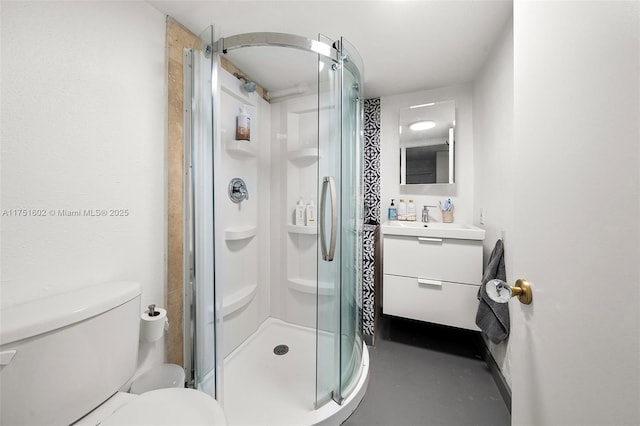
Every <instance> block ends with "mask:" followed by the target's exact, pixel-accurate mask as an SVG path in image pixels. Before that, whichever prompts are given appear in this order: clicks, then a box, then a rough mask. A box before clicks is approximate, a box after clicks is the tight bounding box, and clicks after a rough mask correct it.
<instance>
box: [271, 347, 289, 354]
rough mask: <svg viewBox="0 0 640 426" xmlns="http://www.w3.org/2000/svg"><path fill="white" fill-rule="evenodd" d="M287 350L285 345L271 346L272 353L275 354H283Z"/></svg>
mask: <svg viewBox="0 0 640 426" xmlns="http://www.w3.org/2000/svg"><path fill="white" fill-rule="evenodd" d="M287 352H289V346H287V345H278V346H276V347H275V348H273V353H274V354H276V355H284V354H286V353H287Z"/></svg>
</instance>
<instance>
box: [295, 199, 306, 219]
mask: <svg viewBox="0 0 640 426" xmlns="http://www.w3.org/2000/svg"><path fill="white" fill-rule="evenodd" d="M304 210H305V208H304V201H302V197H300V199H299V200H298V202H297V203H296V216H295V222H294V225H296V226H304V213H305V212H304Z"/></svg>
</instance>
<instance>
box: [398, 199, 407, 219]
mask: <svg viewBox="0 0 640 426" xmlns="http://www.w3.org/2000/svg"><path fill="white" fill-rule="evenodd" d="M398 220H407V203H405V202H404V199H403V198H400V204H398Z"/></svg>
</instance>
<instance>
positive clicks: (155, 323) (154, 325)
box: [140, 308, 169, 342]
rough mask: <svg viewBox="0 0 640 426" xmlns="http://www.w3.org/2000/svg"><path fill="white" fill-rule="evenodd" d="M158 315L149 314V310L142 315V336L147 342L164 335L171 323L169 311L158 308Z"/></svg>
mask: <svg viewBox="0 0 640 426" xmlns="http://www.w3.org/2000/svg"><path fill="white" fill-rule="evenodd" d="M155 310H156V312H158V315H156V316H154V317H152V316H149V310H146V311H144V312H143V313H142V314H141V315H140V320H141V321H140V337H141V338H142V339H143V340H145V341H147V342H155V341H156V340H158V339H159V338H161V337H162V334H163V333H164V330H165V328H166V327H167V326H168V325H169V322H168V321H167V311H166V310H164V309H162V308H156V309H155Z"/></svg>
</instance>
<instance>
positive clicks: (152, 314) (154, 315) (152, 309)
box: [147, 304, 160, 317]
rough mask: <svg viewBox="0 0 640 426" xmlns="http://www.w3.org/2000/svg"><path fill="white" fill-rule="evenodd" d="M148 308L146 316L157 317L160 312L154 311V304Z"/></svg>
mask: <svg viewBox="0 0 640 426" xmlns="http://www.w3.org/2000/svg"><path fill="white" fill-rule="evenodd" d="M148 308H149V312H148V313H147V315H149V316H150V317H157V316H158V315H160V312H158V311H156V305H155V304H151V305H149V306H148Z"/></svg>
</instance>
